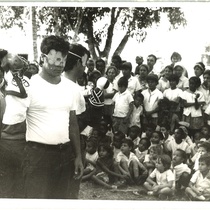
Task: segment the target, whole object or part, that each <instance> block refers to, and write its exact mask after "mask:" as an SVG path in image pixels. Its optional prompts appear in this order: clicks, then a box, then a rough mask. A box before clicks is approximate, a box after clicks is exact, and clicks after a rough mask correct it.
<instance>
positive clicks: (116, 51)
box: [114, 33, 129, 55]
mask: <svg viewBox="0 0 210 210" xmlns="http://www.w3.org/2000/svg"><path fill="white" fill-rule="evenodd" d="M128 39H129V35H128V34H127V33H126V35H125V36H124V37H123V39H122V40H121V42H120V44H119V45H118V47H117V49H116V50H115V52H114V55H120V54H121V53H122V51H123V49H124V47H125V45H126V44H127V42H128Z"/></svg>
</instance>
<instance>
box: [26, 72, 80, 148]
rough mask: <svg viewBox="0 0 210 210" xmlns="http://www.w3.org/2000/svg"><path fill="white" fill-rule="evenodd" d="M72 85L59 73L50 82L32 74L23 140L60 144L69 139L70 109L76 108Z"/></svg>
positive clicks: (73, 86)
mask: <svg viewBox="0 0 210 210" xmlns="http://www.w3.org/2000/svg"><path fill="white" fill-rule="evenodd" d="M74 90H75V85H72V82H70V81H69V80H68V79H66V78H64V77H61V82H60V83H59V84H51V83H49V82H47V81H46V80H44V79H43V78H41V77H40V75H35V76H34V77H32V79H31V86H30V90H29V99H30V104H29V107H28V111H27V118H26V120H27V131H26V141H35V142H39V143H44V144H53V145H55V144H60V143H66V142H68V141H69V113H70V111H75V110H76V108H77V105H76V102H77V101H76V99H75V98H76V96H75V91H74Z"/></svg>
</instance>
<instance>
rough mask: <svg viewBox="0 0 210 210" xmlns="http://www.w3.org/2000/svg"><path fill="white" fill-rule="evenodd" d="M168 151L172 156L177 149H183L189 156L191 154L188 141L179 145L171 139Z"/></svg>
mask: <svg viewBox="0 0 210 210" xmlns="http://www.w3.org/2000/svg"><path fill="white" fill-rule="evenodd" d="M167 149H168V150H169V151H171V152H172V155H173V154H174V152H175V151H176V150H177V149H182V150H184V151H185V152H186V153H187V154H190V152H191V150H190V146H189V145H188V143H187V142H186V141H184V140H182V142H181V143H180V144H177V143H176V141H175V139H174V138H173V139H171V141H170V142H168V144H167Z"/></svg>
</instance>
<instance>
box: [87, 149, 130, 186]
mask: <svg viewBox="0 0 210 210" xmlns="http://www.w3.org/2000/svg"><path fill="white" fill-rule="evenodd" d="M98 155H99V157H98V159H97V161H96V169H95V170H94V171H93V172H92V173H91V175H92V176H91V180H93V181H94V182H95V183H97V184H99V185H101V186H104V187H106V188H108V189H116V188H117V186H116V185H113V183H117V181H118V179H125V178H126V176H125V175H122V174H120V171H119V167H118V165H117V164H116V162H115V160H114V158H113V150H112V147H111V146H108V145H100V146H99V147H98Z"/></svg>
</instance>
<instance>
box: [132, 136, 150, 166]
mask: <svg viewBox="0 0 210 210" xmlns="http://www.w3.org/2000/svg"><path fill="white" fill-rule="evenodd" d="M149 146H150V141H149V139H147V138H146V137H145V138H141V139H140V141H139V145H138V147H137V148H136V149H135V151H134V153H135V155H136V157H137V158H138V159H139V161H140V162H141V163H143V161H144V159H145V156H146V154H147V153H148V148H149Z"/></svg>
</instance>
